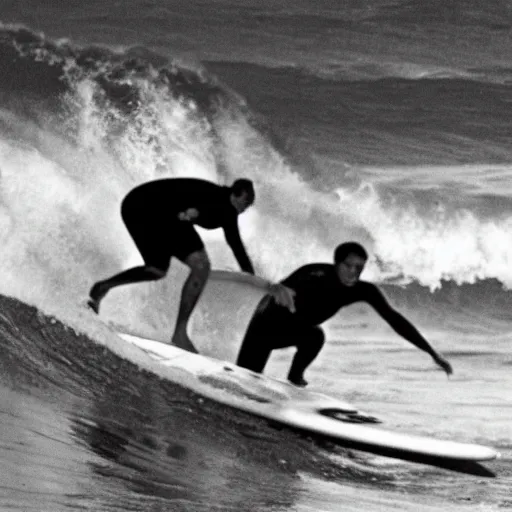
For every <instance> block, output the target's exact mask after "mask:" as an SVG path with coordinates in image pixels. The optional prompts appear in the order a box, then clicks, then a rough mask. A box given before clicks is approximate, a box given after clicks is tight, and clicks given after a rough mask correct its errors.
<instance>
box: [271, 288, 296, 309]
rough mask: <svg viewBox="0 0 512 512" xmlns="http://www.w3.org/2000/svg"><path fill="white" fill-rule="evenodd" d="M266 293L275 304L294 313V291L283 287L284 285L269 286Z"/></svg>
mask: <svg viewBox="0 0 512 512" xmlns="http://www.w3.org/2000/svg"><path fill="white" fill-rule="evenodd" d="M268 293H269V294H270V295H271V296H272V297H273V298H274V300H275V301H276V303H277V304H279V305H280V306H284V307H285V308H287V309H289V310H290V311H291V312H292V313H295V290H292V289H291V288H288V287H286V286H284V284H281V283H276V284H271V285H270V286H269V288H268Z"/></svg>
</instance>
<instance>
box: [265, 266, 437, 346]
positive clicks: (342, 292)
mask: <svg viewBox="0 0 512 512" xmlns="http://www.w3.org/2000/svg"><path fill="white" fill-rule="evenodd" d="M281 282H282V284H284V285H285V286H287V287H289V288H291V289H293V290H295V313H290V312H289V311H287V310H286V309H285V308H284V307H283V306H279V305H277V304H276V303H275V302H274V301H270V302H268V305H267V307H266V308H265V309H264V310H263V311H261V313H260V314H261V315H262V316H264V317H266V318H268V321H269V322H273V321H279V320H277V319H278V318H279V317H282V315H283V314H284V315H285V317H286V316H288V315H292V316H293V317H294V318H296V319H297V320H299V321H300V322H301V323H303V324H306V325H319V324H321V323H323V322H325V321H326V320H328V319H329V318H331V317H332V316H334V315H335V314H336V313H337V312H338V311H339V310H340V309H341V308H343V307H345V306H348V305H350V304H353V303H355V302H360V301H363V302H366V303H368V304H370V305H371V306H372V307H373V308H374V309H375V311H377V313H378V314H379V315H380V316H381V317H382V318H383V319H384V320H385V321H386V322H387V323H388V324H389V325H390V326H391V328H392V329H393V330H394V331H395V332H396V333H397V334H399V335H400V336H402V337H403V338H405V339H406V340H407V341H409V342H410V343H412V344H413V345H415V346H416V347H418V348H419V349H421V350H424V351H425V352H427V353H429V354H430V355H433V354H434V353H435V352H434V351H433V349H432V347H431V346H430V345H429V343H428V342H427V341H426V340H425V339H424V338H423V336H422V335H421V334H420V333H419V332H418V330H417V329H416V328H415V327H414V326H413V325H412V324H411V323H410V322H409V321H408V320H407V319H406V318H404V317H403V316H402V315H401V314H400V313H399V312H398V311H396V310H395V309H394V308H392V307H391V305H390V304H389V303H388V301H387V299H386V298H385V297H384V295H383V294H382V292H381V291H380V290H379V288H378V287H377V286H376V285H374V284H372V283H369V282H367V281H358V282H357V283H356V284H355V285H354V286H344V285H343V284H342V283H341V282H340V280H339V279H338V276H337V275H336V270H335V267H334V265H331V264H327V263H312V264H309V265H304V266H303V267H300V268H299V269H297V270H296V271H295V272H293V273H292V274H290V275H289V276H288V277H286V278H285V279H283V280H282V281H281ZM267 315H269V316H267Z"/></svg>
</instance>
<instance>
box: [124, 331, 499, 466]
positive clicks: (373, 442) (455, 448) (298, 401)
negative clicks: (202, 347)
mask: <svg viewBox="0 0 512 512" xmlns="http://www.w3.org/2000/svg"><path fill="white" fill-rule="evenodd" d="M118 334H119V336H121V337H122V338H123V339H124V340H126V341H127V342H129V343H131V344H133V345H136V346H137V347H139V348H140V349H141V350H143V351H144V352H146V353H147V354H148V355H149V356H150V357H151V358H152V359H154V360H155V361H157V362H158V364H159V365H161V366H162V369H165V373H166V374H167V376H168V378H169V380H170V381H173V382H177V383H179V384H182V385H185V386H186V387H187V388H189V389H191V390H192V391H195V392H197V393H198V394H200V395H202V396H204V397H207V398H210V399H212V400H215V401H217V402H220V403H222V404H225V405H229V406H231V407H235V408H237V409H240V410H243V411H246V412H249V413H251V414H255V415H257V416H260V417H263V418H266V419H269V420H273V421H276V422H278V423H282V424H284V425H288V426H290V427H294V428H296V429H300V430H305V431H309V432H311V433H315V434H320V435H323V436H327V437H329V438H334V439H338V440H341V441H346V442H349V443H351V444H353V445H354V446H355V447H356V448H357V447H360V448H362V449H370V451H372V450H371V449H372V448H380V449H382V450H383V451H384V452H385V454H386V455H389V456H393V455H396V456H403V454H404V453H408V454H410V455H412V456H427V457H434V458H442V459H450V460H458V461H486V460H492V459H495V458H496V457H497V456H498V453H497V452H496V451H495V450H494V449H492V448H488V447H486V446H481V445H477V444H468V443H459V442H454V441H445V440H437V439H433V438H431V437H426V436H414V435H407V434H400V433H395V432H390V431H387V430H384V429H382V428H376V427H370V426H367V425H364V424H354V423H353V421H354V420H355V421H358V418H359V420H360V421H364V418H365V417H366V415H364V414H361V413H358V411H357V408H356V407H354V406H352V405H351V404H348V403H345V402H341V401H339V400H336V399H334V398H330V397H328V396H326V395H323V394H319V393H315V392H311V391H307V390H306V389H303V388H297V387H296V386H294V385H292V384H289V383H285V382H281V381H279V380H275V379H272V378H270V377H266V376H264V375H259V374H256V373H254V372H251V371H249V370H246V369H244V368H240V367H237V366H236V365H234V364H232V363H229V362H223V361H219V360H216V359H213V358H210V357H206V356H201V355H198V354H192V353H190V352H186V351H184V350H181V349H179V348H177V347H174V346H171V345H166V344H164V343H160V342H158V341H154V340H148V339H145V338H141V337H138V336H134V335H132V334H126V333H118ZM368 418H370V421H371V417H368ZM413 458H414V457H413Z"/></svg>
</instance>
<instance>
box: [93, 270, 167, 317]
mask: <svg viewBox="0 0 512 512" xmlns="http://www.w3.org/2000/svg"><path fill="white" fill-rule="evenodd" d="M165 274H166V271H165V270H162V269H159V268H156V267H152V266H149V265H143V266H139V267H133V268H129V269H128V270H124V271H123V272H120V273H119V274H116V275H114V276H112V277H110V278H109V279H105V280H104V281H98V282H97V283H95V284H94V285H93V287H92V288H91V290H90V292H89V301H88V303H87V304H88V305H89V307H90V308H91V309H92V310H93V311H95V312H96V313H99V310H100V303H101V300H102V299H103V298H104V297H105V295H106V294H107V293H108V292H109V291H110V290H111V289H112V288H115V287H116V286H121V285H124V284H132V283H140V282H142V281H154V280H156V279H161V278H162V277H164V276H165Z"/></svg>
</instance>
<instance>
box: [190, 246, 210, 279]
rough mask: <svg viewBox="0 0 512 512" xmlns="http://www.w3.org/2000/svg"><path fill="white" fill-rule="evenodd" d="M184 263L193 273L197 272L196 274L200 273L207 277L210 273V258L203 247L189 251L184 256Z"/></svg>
mask: <svg viewBox="0 0 512 512" xmlns="http://www.w3.org/2000/svg"><path fill="white" fill-rule="evenodd" d="M184 263H185V264H186V265H187V266H188V267H189V268H190V270H191V271H192V272H194V273H195V274H198V275H201V276H204V277H208V275H209V274H210V270H211V264H210V258H209V257H208V253H207V252H206V251H205V250H204V249H201V250H199V251H195V252H192V253H190V254H189V255H188V256H187V257H186V258H185V261H184Z"/></svg>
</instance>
